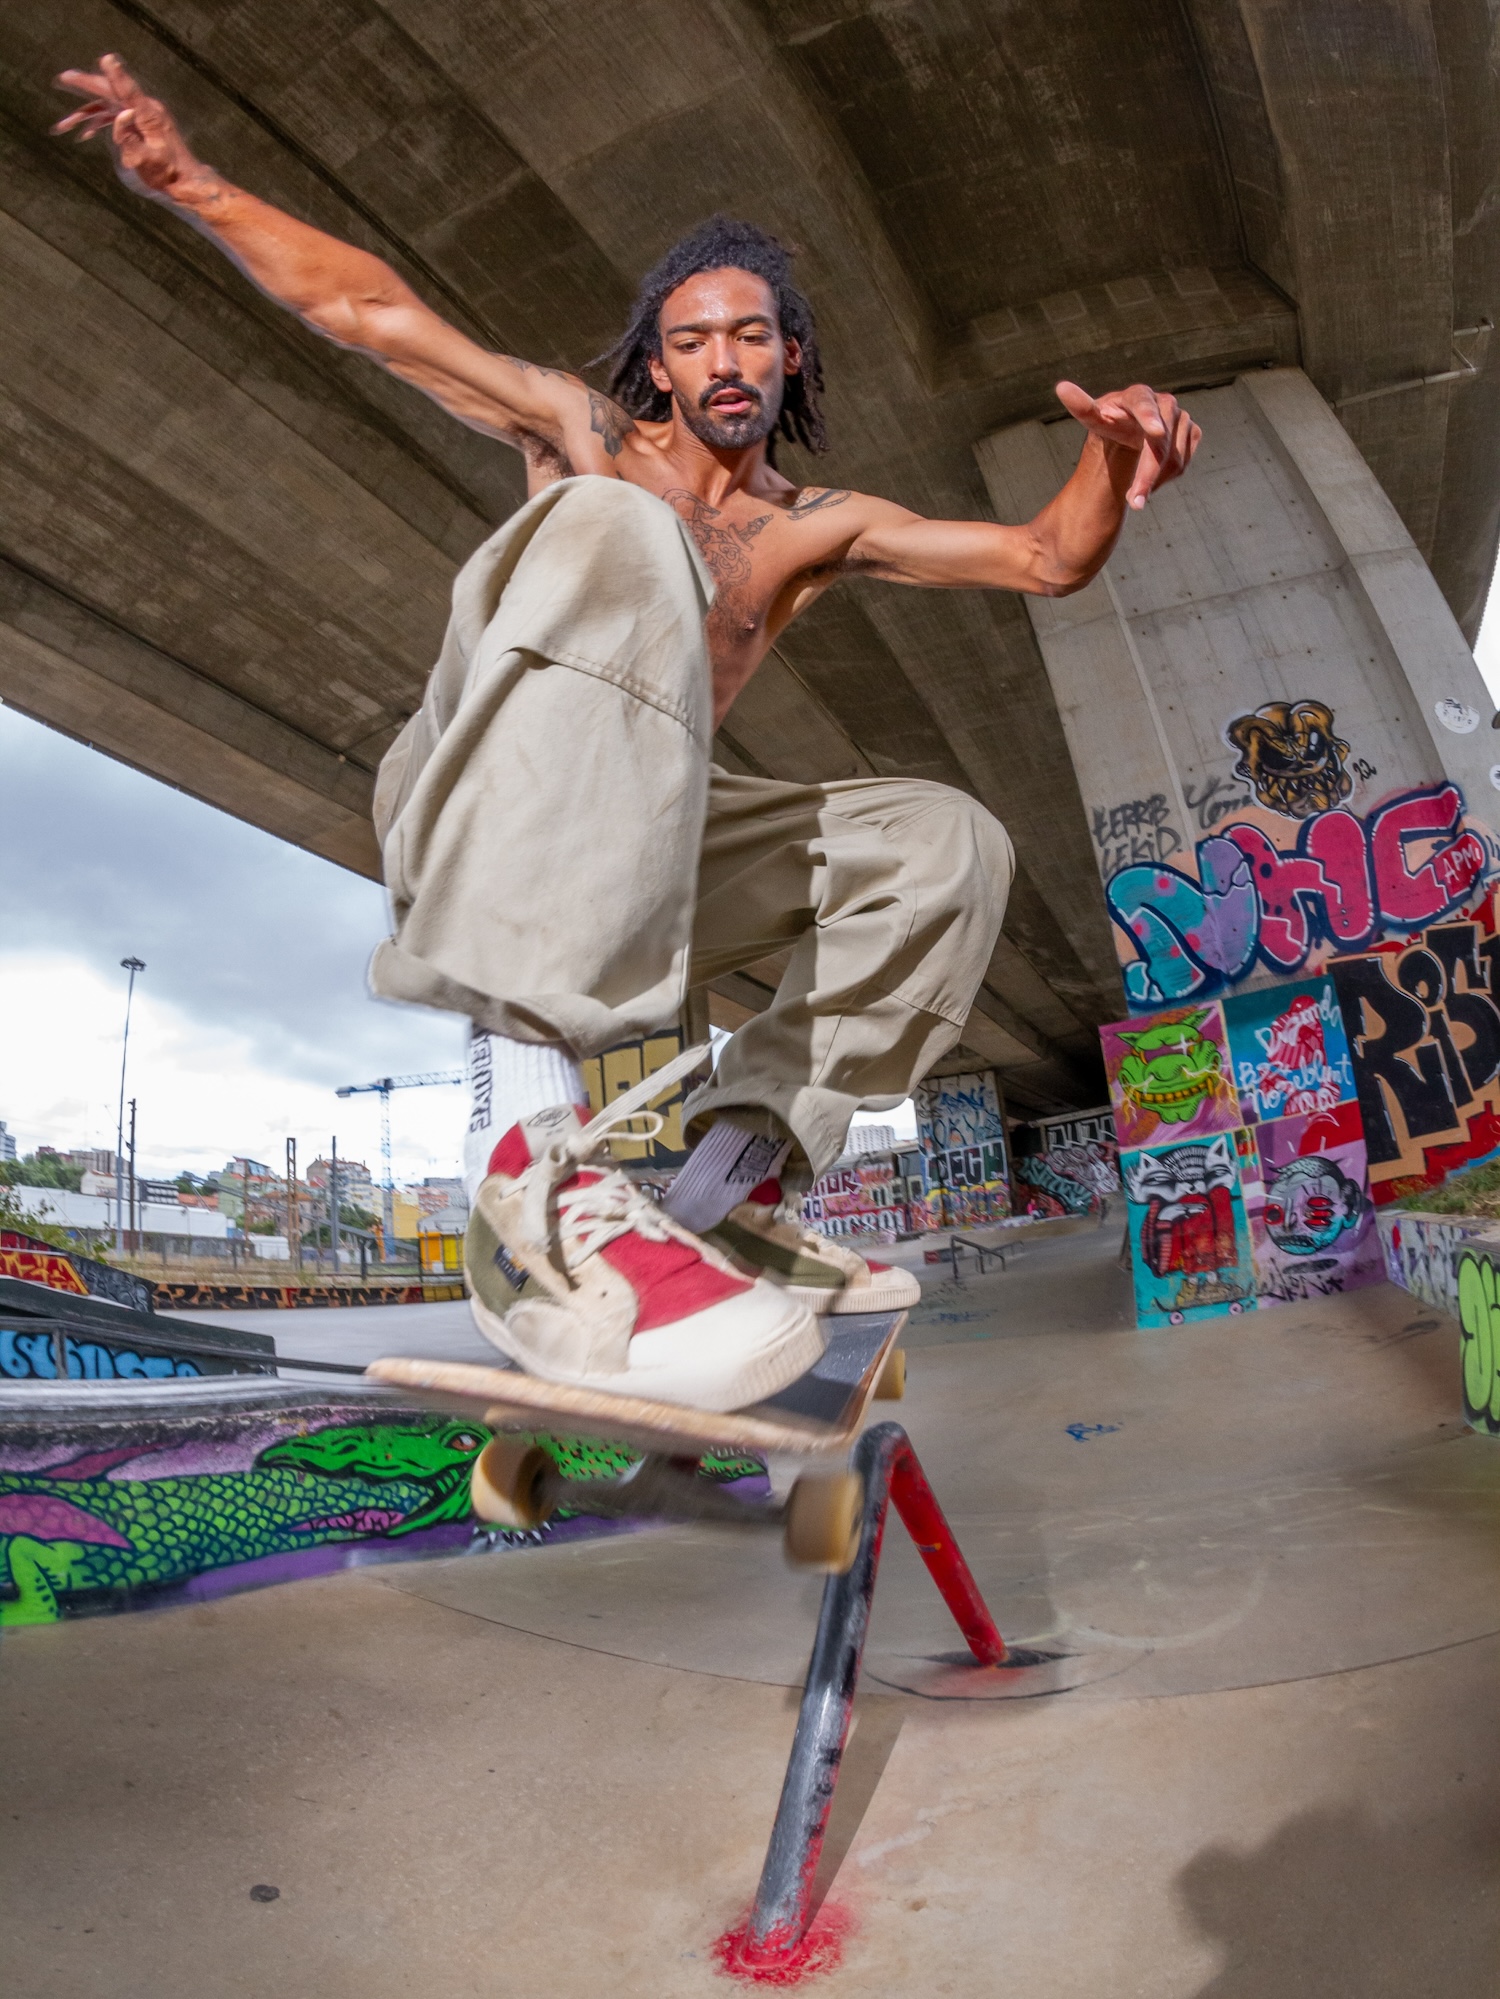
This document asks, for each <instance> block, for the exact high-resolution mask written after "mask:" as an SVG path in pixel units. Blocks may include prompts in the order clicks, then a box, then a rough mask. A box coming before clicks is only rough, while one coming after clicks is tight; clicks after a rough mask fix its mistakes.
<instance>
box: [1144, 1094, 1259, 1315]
mask: <svg viewBox="0 0 1500 1999" xmlns="http://www.w3.org/2000/svg"><path fill="white" fill-rule="evenodd" d="M1120 1167H1121V1177H1122V1178H1123V1180H1124V1182H1125V1191H1126V1195H1127V1197H1128V1201H1129V1209H1128V1213H1129V1222H1128V1228H1129V1236H1130V1247H1131V1262H1132V1266H1133V1268H1134V1272H1135V1305H1136V1323H1137V1324H1138V1325H1140V1326H1176V1325H1181V1324H1182V1323H1183V1322H1184V1320H1195V1319H1205V1318H1218V1317H1220V1316H1221V1315H1223V1314H1225V1313H1231V1314H1233V1313H1239V1312H1244V1311H1247V1310H1248V1311H1253V1310H1254V1308H1255V1303H1256V1289H1255V1268H1254V1261H1253V1256H1252V1250H1251V1241H1250V1230H1249V1226H1248V1224H1247V1221H1246V1216H1245V1208H1244V1202H1243V1200H1242V1198H1241V1193H1240V1170H1239V1151H1238V1147H1237V1145H1236V1140H1235V1134H1233V1133H1231V1132H1222V1133H1220V1134H1219V1135H1218V1136H1217V1137H1216V1138H1210V1139H1204V1140H1198V1141H1194V1142H1192V1143H1188V1144H1177V1145H1166V1146H1160V1147H1157V1148H1156V1149H1154V1150H1151V1151H1145V1150H1143V1151H1139V1152H1127V1153H1124V1154H1122V1156H1121V1161H1120Z"/></svg>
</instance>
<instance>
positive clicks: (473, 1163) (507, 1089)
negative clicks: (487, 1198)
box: [464, 1027, 588, 1204]
mask: <svg viewBox="0 0 1500 1999" xmlns="http://www.w3.org/2000/svg"><path fill="white" fill-rule="evenodd" d="M469 1086H470V1089H471V1090H472V1092H473V1103H472V1108H471V1109H470V1112H469V1129H468V1131H467V1133H466V1134H465V1136H464V1188H465V1191H466V1192H467V1194H468V1196H469V1201H470V1203H471V1204H472V1203H473V1200H474V1196H475V1195H476V1194H477V1193H478V1192H479V1183H480V1181H481V1180H483V1178H484V1176H485V1174H486V1173H488V1172H489V1170H490V1154H491V1153H492V1152H493V1151H494V1149H495V1147H496V1146H497V1145H498V1144H499V1142H500V1140H501V1139H502V1138H504V1136H505V1134H506V1133H507V1132H508V1131H509V1130H510V1128H511V1126H512V1125H513V1124H519V1123H520V1121H521V1119H522V1118H524V1117H531V1116H532V1115H533V1114H534V1113H535V1112H537V1111H545V1110H550V1109H551V1108H552V1106H553V1105H554V1104H581V1103H585V1102H586V1101H587V1096H588V1093H587V1092H586V1091H585V1089H584V1087H583V1071H582V1070H581V1069H580V1068H579V1066H578V1064H577V1062H576V1061H575V1060H574V1058H573V1055H572V1052H571V1051H570V1050H569V1049H567V1048H557V1047H550V1046H548V1045H546V1044H544V1043H542V1042H538V1041H512V1040H511V1039H510V1038H509V1037H508V1036H507V1035H504V1034H487V1033H486V1032H485V1030H484V1029H483V1028H482V1027H475V1028H471V1029H470V1033H469Z"/></svg>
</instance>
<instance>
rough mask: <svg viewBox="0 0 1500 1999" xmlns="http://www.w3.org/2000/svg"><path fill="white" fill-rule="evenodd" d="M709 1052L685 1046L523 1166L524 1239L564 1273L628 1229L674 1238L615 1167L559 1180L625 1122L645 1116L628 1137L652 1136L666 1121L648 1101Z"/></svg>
mask: <svg viewBox="0 0 1500 1999" xmlns="http://www.w3.org/2000/svg"><path fill="white" fill-rule="evenodd" d="M708 1053H709V1044H708V1043H707V1042H704V1043H702V1044H700V1045H699V1046H698V1047H697V1048H685V1049H684V1050H683V1052H682V1053H681V1054H680V1055H678V1056H675V1057H674V1058H673V1059H672V1061H670V1062H668V1063H667V1064H666V1066H665V1068H661V1069H654V1070H653V1071H652V1072H651V1074H650V1075H649V1076H647V1077H645V1078H644V1080H643V1081H641V1082H639V1083H637V1084H636V1086H635V1088H634V1089H633V1090H627V1091H626V1092H625V1093H624V1095H623V1096H619V1097H616V1098H615V1100H614V1102H613V1103H612V1104H609V1105H607V1106H606V1108H605V1109H604V1110H602V1111H600V1113H599V1115H598V1116H597V1117H593V1118H590V1119H589V1121H588V1123H587V1124H586V1125H584V1126H583V1127H582V1128H581V1130H578V1131H570V1132H561V1133H559V1134H557V1135H556V1136H555V1137H553V1138H550V1139H549V1140H548V1141H547V1143H546V1145H544V1146H543V1147H542V1149H541V1151H540V1152H538V1153H536V1154H535V1155H534V1156H533V1158H532V1162H531V1164H530V1166H528V1167H527V1169H526V1185H525V1191H524V1193H523V1195H522V1199H521V1228H522V1232H523V1234H524V1235H525V1238H526V1240H527V1242H528V1243H537V1244H545V1246H546V1249H547V1254H548V1256H549V1257H551V1256H553V1255H556V1257H557V1258H558V1260H559V1261H560V1262H561V1264H562V1267H563V1269H564V1270H567V1271H573V1270H576V1269H577V1267H578V1265H579V1264H580V1263H582V1262H583V1261H584V1260H585V1259H586V1258H587V1257H590V1256H592V1255H593V1253H594V1252H595V1250H597V1249H602V1248H603V1247H604V1245H605V1244H606V1243H608V1242H613V1240H614V1239H615V1237H616V1236H619V1235H624V1234H626V1233H627V1231H629V1230H632V1229H634V1230H636V1231H638V1232H639V1233H640V1234H641V1235H643V1236H646V1237H648V1238H649V1239H650V1240H651V1241H653V1242H666V1241H669V1240H671V1238H672V1231H671V1230H670V1228H668V1226H667V1224H666V1220H665V1218H664V1216H663V1215H662V1213H661V1210H660V1209H659V1208H658V1207H657V1206H656V1204H655V1202H654V1201H652V1200H651V1199H650V1197H649V1196H648V1195H646V1194H645V1193H643V1192H642V1190H641V1189H640V1188H639V1187H637V1186H636V1185H635V1184H634V1182H632V1181H630V1180H628V1179H627V1178H626V1177H625V1175H624V1174H623V1173H622V1172H620V1170H619V1168H618V1167H612V1168H611V1169H609V1170H608V1171H606V1172H603V1173H601V1174H600V1175H599V1177H598V1179H596V1180H590V1181H588V1182H587V1183H586V1184H584V1185H582V1186H578V1187H568V1186H565V1185H564V1184H563V1183H564V1182H565V1181H568V1180H571V1179H572V1178H573V1176H574V1174H575V1173H576V1172H577V1171H578V1169H579V1167H580V1166H582V1165H583V1164H584V1163H585V1162H586V1161H588V1160H590V1159H592V1158H593V1157H594V1155H595V1154H596V1153H597V1152H598V1151H599V1149H600V1147H601V1146H603V1145H604V1143H605V1142H606V1140H607V1139H608V1138H609V1136H610V1134H611V1133H612V1132H614V1131H616V1130H617V1129H618V1128H619V1127H620V1126H621V1125H623V1124H630V1123H634V1122H635V1121H636V1120H637V1119H644V1120H645V1121H646V1122H647V1125H648V1128H647V1129H646V1130H645V1131H632V1132H631V1134H630V1135H631V1137H632V1138H655V1137H656V1135H657V1133H658V1132H659V1131H660V1130H661V1129H662V1127H663V1125H665V1123H666V1119H665V1118H664V1117H663V1116H662V1115H661V1113H660V1112H659V1111H653V1110H648V1109H647V1108H646V1106H647V1105H648V1104H650V1103H653V1102H654V1101H655V1099H656V1098H657V1097H659V1096H661V1095H662V1094H663V1093H664V1092H665V1091H667V1090H669V1089H670V1088H671V1086H672V1085H673V1084H674V1083H676V1082H680V1081H681V1079H682V1078H683V1077H684V1076H686V1075H689V1074H691V1072H692V1071H693V1070H694V1069H696V1068H697V1067H698V1065H699V1064H700V1063H701V1062H702V1061H703V1060H704V1058H705V1057H706V1056H707V1055H708ZM565 1232H566V1237H565Z"/></svg>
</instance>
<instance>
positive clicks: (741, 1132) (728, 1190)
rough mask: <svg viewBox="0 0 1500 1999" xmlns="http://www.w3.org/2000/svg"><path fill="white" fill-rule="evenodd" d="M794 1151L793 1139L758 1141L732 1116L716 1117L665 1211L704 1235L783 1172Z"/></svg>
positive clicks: (689, 1161) (687, 1226) (697, 1233)
mask: <svg viewBox="0 0 1500 1999" xmlns="http://www.w3.org/2000/svg"><path fill="white" fill-rule="evenodd" d="M791 1149H792V1142H791V1140H790V1139H788V1138H765V1137H757V1135H756V1134H755V1133H754V1132H751V1131H746V1129H745V1127H744V1126H743V1125H739V1124H734V1123H732V1122H731V1121H730V1119H728V1118H727V1117H721V1118H715V1120H714V1122H713V1124H712V1125H711V1126H710V1127H709V1129H708V1131H707V1132H706V1133H705V1134H704V1136H703V1138H702V1139H700V1141H699V1142H698V1144H697V1145H695V1146H694V1148H693V1150H692V1152H691V1153H690V1154H689V1156H688V1162H687V1165H686V1166H684V1167H683V1169H682V1171H681V1172H680V1173H679V1174H678V1175H677V1178H676V1179H675V1180H674V1181H673V1182H672V1187H671V1191H670V1192H669V1193H668V1195H667V1198H666V1200H665V1201H664V1202H663V1203H662V1206H663V1207H664V1208H665V1209H666V1211H667V1213H668V1214H669V1215H670V1216H671V1217H672V1219H673V1221H674V1222H681V1224H682V1226H683V1227H684V1228H685V1229H691V1230H692V1231H693V1233H694V1234H695V1235H702V1234H703V1232H704V1230H705V1229H711V1228H713V1227H714V1225H715V1224H716V1223H718V1222H722V1221H723V1219H724V1217H725V1216H726V1215H727V1214H728V1213H729V1210H730V1209H731V1208H737V1207H738V1206H739V1204H740V1202H741V1201H743V1200H744V1199H745V1197H746V1195H747V1194H748V1193H749V1192H750V1190H751V1188H752V1187H758V1186H759V1185H760V1183H761V1181H762V1180H769V1179H771V1178H772V1177H773V1175H775V1174H777V1173H779V1172H780V1171H781V1169H782V1167H783V1166H784V1165H785V1164H786V1156H787V1154H788V1153H789V1152H790V1151H791Z"/></svg>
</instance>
